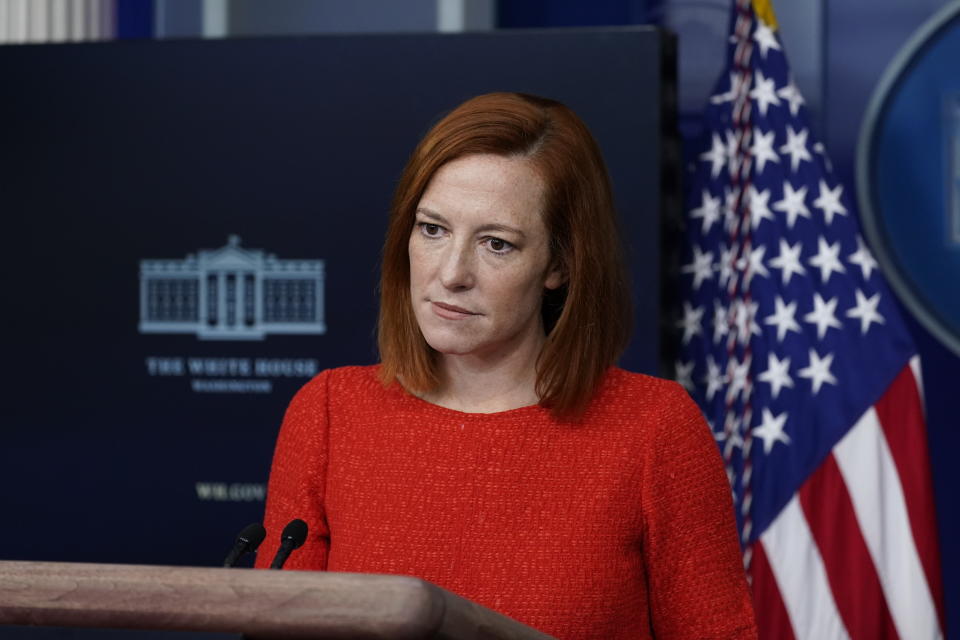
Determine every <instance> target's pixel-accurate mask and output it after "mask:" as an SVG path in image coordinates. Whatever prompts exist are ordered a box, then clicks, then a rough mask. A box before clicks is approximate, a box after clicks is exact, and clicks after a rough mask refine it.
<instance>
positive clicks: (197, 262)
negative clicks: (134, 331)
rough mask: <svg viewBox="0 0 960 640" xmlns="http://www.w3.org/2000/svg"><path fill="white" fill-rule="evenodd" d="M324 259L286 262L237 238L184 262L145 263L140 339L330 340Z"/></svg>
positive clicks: (141, 294)
mask: <svg viewBox="0 0 960 640" xmlns="http://www.w3.org/2000/svg"><path fill="white" fill-rule="evenodd" d="M323 291H324V264H323V260H278V259H277V257H276V256H274V255H272V254H268V253H265V252H264V251H262V250H260V249H246V248H244V247H241V246H240V238H239V237H238V236H230V238H229V240H228V242H227V245H226V246H224V247H221V248H219V249H203V250H201V251H199V252H197V254H196V255H194V254H190V255H188V256H187V257H186V258H185V259H183V260H141V261H140V326H139V330H140V333H195V334H196V335H197V337H198V338H200V339H201V340H263V339H264V337H266V336H267V335H268V334H281V333H282V334H322V333H326V330H327V329H326V325H325V324H324V311H323Z"/></svg>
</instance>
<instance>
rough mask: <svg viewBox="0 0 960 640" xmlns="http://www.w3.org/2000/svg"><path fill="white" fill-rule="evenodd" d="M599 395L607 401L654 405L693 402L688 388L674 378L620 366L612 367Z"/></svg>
mask: <svg viewBox="0 0 960 640" xmlns="http://www.w3.org/2000/svg"><path fill="white" fill-rule="evenodd" d="M598 395H599V397H600V398H603V399H605V400H607V401H610V400H617V401H621V402H625V401H632V402H640V403H643V404H654V405H658V404H663V405H670V404H672V403H676V402H685V401H689V402H692V400H691V399H690V396H689V395H688V394H687V391H686V389H684V388H683V387H682V386H681V385H680V384H679V383H678V382H676V381H674V380H667V379H666V378H658V377H656V376H651V375H647V374H645V373H634V372H633V371H627V370H625V369H621V368H619V367H610V369H609V370H608V371H607V375H606V377H605V378H604V380H603V383H602V384H601V386H600V392H599V394H598Z"/></svg>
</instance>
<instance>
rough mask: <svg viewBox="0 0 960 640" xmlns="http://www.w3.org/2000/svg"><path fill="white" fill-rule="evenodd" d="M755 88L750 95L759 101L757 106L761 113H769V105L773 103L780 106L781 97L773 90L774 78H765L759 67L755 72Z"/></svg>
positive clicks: (764, 114) (763, 114)
mask: <svg viewBox="0 0 960 640" xmlns="http://www.w3.org/2000/svg"><path fill="white" fill-rule="evenodd" d="M753 78H754V80H753V84H754V89H753V91H751V92H750V97H751V98H753V99H754V100H756V101H757V107H759V108H760V115H762V116H766V115H767V107H769V106H770V105H771V104H772V105H774V106H780V98H778V97H777V94H776V92H775V91H774V90H773V89H774V86H773V78H764V77H763V73H761V72H760V70H759V69H758V70H757V71H755V72H754V74H753Z"/></svg>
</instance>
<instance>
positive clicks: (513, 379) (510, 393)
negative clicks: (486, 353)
mask: <svg viewBox="0 0 960 640" xmlns="http://www.w3.org/2000/svg"><path fill="white" fill-rule="evenodd" d="M543 342H544V340H543V339H540V340H536V341H532V342H528V343H527V344H526V345H525V347H526V348H521V349H516V350H514V351H512V352H511V353H509V354H507V355H505V356H502V357H496V358H493V357H487V358H484V357H481V356H476V355H463V356H458V355H441V356H440V372H441V379H440V385H439V386H438V387H437V389H435V390H434V391H432V392H429V393H426V394H424V395H423V399H424V400H426V401H428V402H432V403H433V404H438V405H440V406H442V407H446V408H448V409H455V410H457V411H464V412H468V413H496V412H499V411H509V410H510V409H518V408H520V407H526V406H529V405H533V404H537V402H539V400H540V398H539V396H538V395H537V391H536V385H537V371H536V363H537V357H538V356H539V355H540V350H541V348H542V347H543Z"/></svg>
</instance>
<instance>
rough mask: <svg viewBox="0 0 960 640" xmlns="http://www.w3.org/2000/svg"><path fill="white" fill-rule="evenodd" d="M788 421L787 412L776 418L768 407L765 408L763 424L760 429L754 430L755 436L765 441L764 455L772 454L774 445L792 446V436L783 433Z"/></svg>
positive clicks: (755, 428)
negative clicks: (778, 443)
mask: <svg viewBox="0 0 960 640" xmlns="http://www.w3.org/2000/svg"><path fill="white" fill-rule="evenodd" d="M786 421H787V412H786V411H784V412H783V413H781V414H780V415H778V416H774V415H773V413H772V412H771V411H770V409H768V408H766V407H764V408H763V422H762V423H761V424H760V426H759V427H754V428H753V434H754V435H755V436H757V437H758V438H760V439H761V440H763V452H764V453H770V450H771V449H773V445H774V444H776V443H777V442H782V443H783V444H790V436H788V435H787V434H786V433H784V432H783V426H784V423H786Z"/></svg>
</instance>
